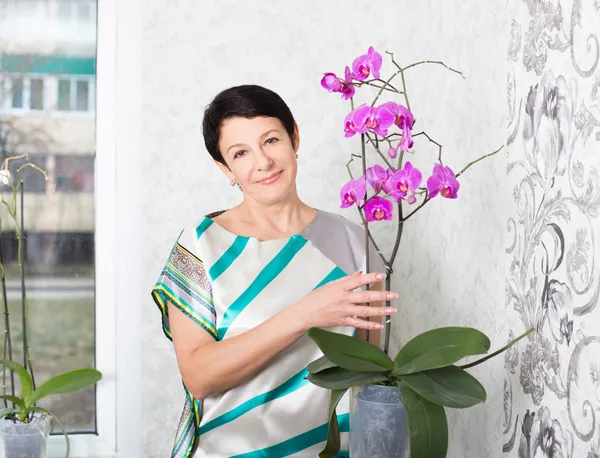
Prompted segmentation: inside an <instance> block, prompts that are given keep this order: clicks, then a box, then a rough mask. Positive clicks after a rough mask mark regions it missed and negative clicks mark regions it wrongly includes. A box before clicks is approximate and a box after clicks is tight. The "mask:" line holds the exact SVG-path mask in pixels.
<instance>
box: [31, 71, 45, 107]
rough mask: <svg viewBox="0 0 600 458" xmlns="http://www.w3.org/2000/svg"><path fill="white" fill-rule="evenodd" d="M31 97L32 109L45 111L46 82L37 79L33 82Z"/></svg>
mask: <svg viewBox="0 0 600 458" xmlns="http://www.w3.org/2000/svg"><path fill="white" fill-rule="evenodd" d="M30 87H31V95H30V97H29V103H30V108H31V109H32V110H43V109H44V80H43V79H41V78H35V79H32V80H31V83H30Z"/></svg>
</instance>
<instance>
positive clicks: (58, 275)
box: [0, 0, 96, 455]
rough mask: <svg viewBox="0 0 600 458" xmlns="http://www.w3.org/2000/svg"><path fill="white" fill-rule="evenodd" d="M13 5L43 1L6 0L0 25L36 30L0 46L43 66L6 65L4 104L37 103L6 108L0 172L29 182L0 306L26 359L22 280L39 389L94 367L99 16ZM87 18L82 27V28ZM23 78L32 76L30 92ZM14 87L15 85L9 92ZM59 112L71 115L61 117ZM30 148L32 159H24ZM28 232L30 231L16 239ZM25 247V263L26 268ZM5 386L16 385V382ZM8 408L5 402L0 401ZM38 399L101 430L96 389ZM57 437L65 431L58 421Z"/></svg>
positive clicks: (88, 429) (5, 230)
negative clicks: (83, 113)
mask: <svg viewBox="0 0 600 458" xmlns="http://www.w3.org/2000/svg"><path fill="white" fill-rule="evenodd" d="M15 2H16V3H15ZM1 3H2V0H0V4H1ZM13 3H15V4H17V5H21V6H23V5H35V8H30V7H27V8H25V7H23V8H15V9H13V8H6V9H2V7H1V5H0V10H2V11H1V13H2V14H0V27H4V26H5V25H6V24H13V23H17V22H18V23H21V24H23V23H24V24H33V25H35V27H33V26H32V27H30V28H27V27H24V28H13V29H14V32H13V34H12V35H9V32H7V33H5V34H0V35H1V36H0V47H1V48H0V49H3V50H12V51H11V52H14V53H16V54H19V53H21V56H17V57H19V59H21V58H22V59H25V60H24V62H26V63H27V66H28V68H29V67H31V66H32V65H34V64H35V66H37V68H39V69H40V70H35V71H34V70H31V71H30V70H26V71H29V73H27V72H25V73H23V69H21V68H20V69H15V68H13V69H12V70H11V69H10V68H9V67H8V66H5V65H4V64H3V67H2V68H0V79H2V80H6V81H7V84H6V85H5V90H6V91H10V92H9V93H8V95H9V97H7V100H6V102H5V104H4V106H5V107H8V108H10V107H11V106H15V107H17V108H24V109H26V110H27V111H29V110H37V111H35V116H31V114H30V113H23V114H21V111H14V110H13V111H11V110H6V112H4V111H2V110H0V169H1V168H2V165H4V166H6V167H7V168H8V170H9V172H10V174H11V176H12V178H13V180H14V179H16V176H17V174H18V173H19V170H20V169H21V172H22V173H21V176H22V178H23V181H24V185H23V190H24V191H23V200H21V198H20V195H19V194H20V193H18V194H17V195H16V200H15V202H16V210H17V211H18V218H17V219H18V222H19V225H18V226H17V225H15V224H14V222H12V219H11V218H10V215H9V214H8V212H7V210H6V207H5V206H4V205H2V206H0V223H1V225H0V258H1V259H2V260H3V264H4V266H5V272H6V276H5V279H6V289H5V291H6V293H7V294H6V298H5V299H4V298H3V295H2V294H0V308H2V310H4V305H6V306H7V308H8V310H9V317H10V331H11V332H10V335H11V349H12V353H13V360H14V361H17V362H19V363H21V364H23V342H22V338H23V334H24V333H23V328H22V321H21V319H22V317H23V316H24V313H23V312H24V309H23V307H22V302H21V282H22V281H23V280H24V283H25V286H26V294H27V303H28V306H27V313H26V315H25V316H27V337H28V345H29V357H30V360H31V367H32V370H33V375H34V376H35V383H36V385H37V386H39V385H40V384H41V383H43V382H44V381H45V380H48V379H49V378H50V377H53V376H55V375H58V374H60V373H63V372H66V371H69V370H74V369H79V368H84V367H94V366H95V348H94V345H95V322H94V316H95V313H94V310H95V295H94V291H95V283H94V278H95V270H94V265H95V246H94V146H95V122H96V121H95V118H94V116H93V114H94V113H93V111H91V112H90V109H91V105H90V101H93V98H92V97H95V94H94V93H93V92H92V89H93V88H94V87H95V84H93V81H94V78H95V74H94V68H95V59H96V23H95V20H94V18H95V13H92V12H95V8H96V2H91V1H89V0H86V1H85V2H81V3H86V5H88V6H89V8H91V10H90V15H91V18H92V19H90V18H88V19H85V20H84V19H83V16H84V15H85V13H86V8H83V9H82V10H79V9H78V10H74V9H73V8H76V7H77V6H78V4H79V3H80V1H79V0H77V1H75V0H69V1H63V0H53V1H46V0H40V1H37V0H36V1H33V0H14V2H13ZM34 11H35V17H36V19H35V20H33V14H34ZM24 15H25V16H26V20H23V16H24ZM92 21H94V22H92ZM79 23H81V26H77V27H75V25H77V24H79ZM13 29H11V28H10V27H8V28H7V30H9V31H10V30H13ZM83 31H85V32H86V33H83ZM88 32H89V33H88ZM7 52H8V51H7ZM28 56H33V58H32V59H29V57H28ZM72 56H73V57H72ZM75 56H76V57H75ZM3 62H4V61H3ZM17 70H19V71H17ZM48 72H49V73H48ZM43 75H44V76H43ZM45 75H47V76H45ZM23 80H25V82H27V84H26V85H25V87H26V89H27V92H26V93H25V94H23V88H24V85H23ZM13 82H14V84H13ZM79 83H80V84H79ZM13 88H14V89H15V91H11V89H13ZM44 99H46V100H50V99H51V100H52V102H50V103H51V104H52V105H51V106H44ZM57 110H61V111H62V113H63V114H62V115H61V116H56V111H57ZM75 110H82V111H87V112H90V113H89V114H90V116H73V115H72V114H71V111H75ZM74 152H76V153H77V154H76V155H75V154H73V153H74ZM25 153H26V154H27V156H28V160H29V162H27V159H26V158H24V157H19V156H22V155H23V154H25ZM6 160H8V163H7V162H5V161H6ZM26 163H30V164H32V165H34V166H35V167H36V168H38V169H39V170H44V171H45V172H46V173H47V177H48V181H46V179H45V178H44V176H43V175H42V174H41V173H40V172H39V171H38V170H37V169H36V168H34V167H32V166H26V167H25V168H22V167H23V166H24V165H26ZM1 178H2V177H1V176H0V195H1V196H2V198H3V199H4V201H5V202H11V203H12V201H13V199H12V196H11V193H12V188H11V187H10V186H7V185H4V184H2V179H1ZM13 183H14V181H13ZM21 202H22V204H23V210H24V211H23V213H22V217H23V224H22V225H21V223H20V221H21V212H20V210H21ZM20 229H22V230H23V232H22V234H21V236H20V237H17V234H18V230H20ZM19 253H21V254H22V257H23V260H24V269H23V270H21V268H20V265H19V264H20V263H19V259H20V257H19ZM21 272H23V273H21ZM4 301H6V304H5V302H4ZM3 316H4V315H3ZM0 333H2V335H3V336H4V335H6V334H5V328H4V319H2V320H0ZM5 349H6V350H7V349H8V346H7V345H5V342H4V338H3V339H0V355H1V354H3V353H4V351H5ZM17 388H18V387H17ZM3 391H4V392H6V393H10V392H11V387H10V379H7V380H6V384H5V390H3ZM0 405H1V407H3V406H4V403H3V402H2V401H0ZM38 405H39V406H40V407H43V408H46V409H48V410H50V411H51V412H52V413H53V414H55V415H56V416H57V417H58V418H59V419H60V420H61V421H62V422H63V423H64V424H65V427H66V429H67V431H68V432H71V433H75V432H77V433H95V432H96V389H95V387H91V388H87V389H85V390H83V391H80V392H76V393H70V394H60V395H53V396H49V397H47V398H44V399H42V400H41V401H40V402H39V403H38ZM53 434H58V435H60V428H59V427H58V426H57V424H56V423H55V424H54V430H53ZM0 455H2V453H1V452H0Z"/></svg>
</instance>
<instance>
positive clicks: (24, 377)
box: [0, 359, 33, 399]
mask: <svg viewBox="0 0 600 458" xmlns="http://www.w3.org/2000/svg"><path fill="white" fill-rule="evenodd" d="M0 364H4V365H5V366H6V367H7V368H8V369H10V370H11V371H13V372H14V373H16V374H17V375H18V376H19V380H20V381H21V397H22V398H23V399H27V397H28V396H30V395H31V390H32V389H33V383H32V382H31V377H30V376H29V373H28V372H27V369H25V368H24V367H23V366H21V365H20V364H19V363H15V362H14V361H9V360H7V359H0Z"/></svg>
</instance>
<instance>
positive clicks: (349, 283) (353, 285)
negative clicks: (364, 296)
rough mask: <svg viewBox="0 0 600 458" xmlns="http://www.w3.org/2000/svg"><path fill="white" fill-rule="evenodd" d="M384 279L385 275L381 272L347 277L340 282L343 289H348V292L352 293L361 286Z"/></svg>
mask: <svg viewBox="0 0 600 458" xmlns="http://www.w3.org/2000/svg"><path fill="white" fill-rule="evenodd" d="M385 277H386V274H384V273H382V272H371V273H368V274H360V275H356V274H353V275H349V276H347V277H344V278H342V279H341V280H342V281H343V282H344V283H345V285H344V287H345V288H347V289H348V291H352V290H354V289H357V288H360V287H361V286H365V285H369V284H371V283H377V282H379V281H381V280H383V279H384V278H385Z"/></svg>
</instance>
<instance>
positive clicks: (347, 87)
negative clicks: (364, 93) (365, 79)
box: [321, 66, 356, 100]
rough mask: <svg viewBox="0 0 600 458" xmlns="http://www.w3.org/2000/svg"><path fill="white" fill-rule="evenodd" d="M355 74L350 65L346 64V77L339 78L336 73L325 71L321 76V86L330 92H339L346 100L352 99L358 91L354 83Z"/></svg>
mask: <svg viewBox="0 0 600 458" xmlns="http://www.w3.org/2000/svg"><path fill="white" fill-rule="evenodd" d="M353 78H354V74H353V73H352V72H351V71H350V67H348V66H346V70H345V72H344V79H343V80H342V79H341V78H339V77H338V76H337V75H336V74H335V73H325V75H323V78H321V86H323V88H325V89H327V90H328V91H329V92H339V93H341V94H342V98H343V99H344V100H348V99H351V98H352V97H354V94H355V93H356V88H355V87H354V85H353V84H352V79H353Z"/></svg>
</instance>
